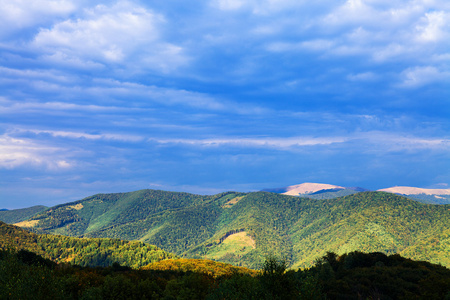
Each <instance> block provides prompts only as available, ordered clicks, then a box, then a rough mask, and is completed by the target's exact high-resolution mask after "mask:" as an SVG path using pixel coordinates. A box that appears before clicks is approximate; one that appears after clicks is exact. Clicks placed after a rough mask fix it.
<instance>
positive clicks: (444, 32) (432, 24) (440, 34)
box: [416, 11, 450, 42]
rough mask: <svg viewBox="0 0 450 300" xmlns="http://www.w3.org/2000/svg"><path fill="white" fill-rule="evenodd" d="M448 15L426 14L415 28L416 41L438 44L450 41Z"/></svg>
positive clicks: (440, 12)
mask: <svg viewBox="0 0 450 300" xmlns="http://www.w3.org/2000/svg"><path fill="white" fill-rule="evenodd" d="M448 20H450V13H448V12H444V11H435V12H430V13H426V14H425V16H424V17H422V18H421V20H420V23H419V24H418V25H417V26H416V30H417V39H418V40H419V41H422V42H439V41H446V42H448V40H449V39H450V22H449V21H448Z"/></svg>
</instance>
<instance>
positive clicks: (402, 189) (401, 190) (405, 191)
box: [378, 186, 450, 195]
mask: <svg viewBox="0 0 450 300" xmlns="http://www.w3.org/2000/svg"><path fill="white" fill-rule="evenodd" d="M378 191H380V192H388V193H395V194H402V195H419V194H425V195H450V189H424V188H418V187H411V186H394V187H390V188H386V189H380V190H378Z"/></svg>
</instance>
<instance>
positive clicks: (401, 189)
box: [378, 186, 450, 204]
mask: <svg viewBox="0 0 450 300" xmlns="http://www.w3.org/2000/svg"><path fill="white" fill-rule="evenodd" d="M378 191H381V192H388V193H394V194H398V195H402V196H405V197H408V198H411V199H414V200H417V201H420V202H423V203H430V204H450V189H424V188H417V187H410V186H395V187H390V188H385V189H380V190H378Z"/></svg>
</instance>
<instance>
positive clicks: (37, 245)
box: [0, 222, 176, 268]
mask: <svg viewBox="0 0 450 300" xmlns="http://www.w3.org/2000/svg"><path fill="white" fill-rule="evenodd" d="M0 249H3V250H14V251H19V250H26V251H30V252H33V253H36V254H39V255H41V256H42V257H44V258H46V259H49V260H52V261H55V262H59V263H70V264H75V265H79V266H105V267H106V266H110V265H112V264H113V263H118V264H120V265H126V266H129V267H132V268H139V267H142V266H145V265H148V264H150V263H152V262H157V261H160V260H163V259H168V258H176V256H175V255H174V254H171V253H168V252H166V251H163V250H161V249H159V248H158V247H156V246H153V245H149V244H145V243H142V242H139V241H123V240H119V239H106V238H105V239H99V238H95V239H85V238H73V237H67V236H61V235H49V234H35V233H31V232H28V231H26V230H23V229H21V228H19V227H16V226H13V225H8V224H5V223H3V222H0Z"/></svg>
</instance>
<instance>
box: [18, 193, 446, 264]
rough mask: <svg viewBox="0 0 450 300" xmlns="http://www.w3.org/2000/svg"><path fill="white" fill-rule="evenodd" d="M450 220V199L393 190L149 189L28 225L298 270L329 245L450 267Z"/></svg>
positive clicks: (70, 207)
mask: <svg viewBox="0 0 450 300" xmlns="http://www.w3.org/2000/svg"><path fill="white" fill-rule="evenodd" d="M316 192H317V191H316ZM319 195H320V194H319ZM449 219H450V210H449V206H446V205H426V204H422V203H419V202H417V201H412V200H410V199H407V198H405V197H402V196H398V195H395V194H392V193H386V192H360V193H355V194H352V195H348V196H345V197H339V198H333V199H322V200H321V201H317V200H315V199H308V198H301V197H294V196H289V195H282V194H276V193H268V192H253V193H238V192H227V193H221V194H217V195H211V196H202V195H194V194H188V193H177V192H166V191H157V190H141V191H136V192H129V193H118V194H98V195H94V196H91V197H88V198H85V199H82V200H79V201H75V202H71V203H66V204H62V205H58V206H55V207H52V208H49V209H47V210H45V211H43V212H41V213H39V214H37V215H35V216H33V217H32V218H30V219H28V220H26V221H25V222H22V223H21V226H24V227H27V228H30V229H31V230H34V231H39V232H46V233H51V234H62V235H69V236H76V237H89V238H100V237H101V238H120V239H124V240H140V241H142V242H146V243H149V244H153V245H156V246H158V247H160V248H162V249H164V250H166V251H169V252H172V253H175V254H177V255H179V256H181V257H187V258H205V259H214V260H217V261H222V262H228V263H232V264H234V265H242V266H246V267H252V268H259V267H260V266H261V263H262V262H263V261H264V258H265V257H267V255H270V254H273V255H277V256H278V257H283V258H286V259H287V261H288V263H289V264H290V266H292V267H294V268H295V267H304V266H311V265H312V264H314V261H315V259H317V258H318V257H321V256H323V255H325V254H326V252H327V251H333V252H336V253H338V254H342V253H346V252H351V251H365V252H376V251H379V252H384V253H387V254H393V253H399V254H401V255H403V256H406V257H409V258H412V259H419V260H428V261H430V262H433V263H440V264H442V265H446V266H450V257H449V256H448V255H447V254H448V251H449V250H450V249H449V245H450V242H449V241H450V224H449V222H448V220H449Z"/></svg>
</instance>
